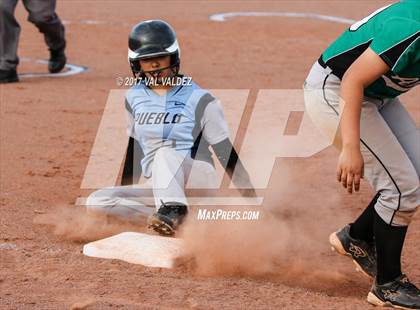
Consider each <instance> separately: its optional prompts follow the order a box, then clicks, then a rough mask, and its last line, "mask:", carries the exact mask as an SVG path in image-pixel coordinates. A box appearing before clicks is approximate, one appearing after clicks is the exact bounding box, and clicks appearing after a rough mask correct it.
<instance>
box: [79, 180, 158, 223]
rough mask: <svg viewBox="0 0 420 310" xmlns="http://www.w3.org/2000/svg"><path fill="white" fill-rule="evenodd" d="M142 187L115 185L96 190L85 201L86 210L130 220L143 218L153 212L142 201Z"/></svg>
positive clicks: (151, 208) (152, 208)
mask: <svg viewBox="0 0 420 310" xmlns="http://www.w3.org/2000/svg"><path fill="white" fill-rule="evenodd" d="M143 198H144V189H141V188H134V187H132V186H115V187H108V188H104V189H100V190H97V191H95V192H93V193H92V194H90V195H89V197H88V198H87V201H86V208H87V209H88V211H93V212H98V213H103V214H107V215H111V216H115V217H118V218H122V219H125V220H130V221H134V222H136V221H139V220H140V221H141V220H145V219H146V218H147V217H148V216H149V215H151V214H152V213H153V212H154V206H152V207H148V206H146V204H145V203H143V202H142V200H144V199H143Z"/></svg>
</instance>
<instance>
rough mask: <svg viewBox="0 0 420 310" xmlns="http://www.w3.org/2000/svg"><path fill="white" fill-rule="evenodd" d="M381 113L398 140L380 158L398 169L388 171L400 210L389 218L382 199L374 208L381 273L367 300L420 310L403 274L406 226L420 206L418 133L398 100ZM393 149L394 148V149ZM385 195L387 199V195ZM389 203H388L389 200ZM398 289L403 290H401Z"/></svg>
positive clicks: (417, 296) (414, 290) (419, 297)
mask: <svg viewBox="0 0 420 310" xmlns="http://www.w3.org/2000/svg"><path fill="white" fill-rule="evenodd" d="M379 112H380V114H381V116H382V117H383V119H384V121H385V123H386V126H387V127H388V128H389V131H387V132H388V135H391V133H392V135H393V136H394V137H395V138H392V137H391V138H390V139H389V143H387V144H386V145H385V147H383V149H384V150H385V152H381V155H382V156H381V158H385V159H383V160H382V161H383V165H385V166H386V161H387V160H386V157H391V159H390V160H392V162H394V164H395V163H396V165H397V166H398V169H395V168H394V167H393V166H392V165H388V170H389V174H390V175H391V176H392V179H391V180H390V181H391V182H393V183H394V186H395V188H396V191H397V192H398V199H399V201H398V202H397V201H396V199H395V198H394V199H393V200H394V204H395V205H397V207H396V208H395V207H394V210H393V212H392V215H390V214H389V213H390V212H389V205H387V204H381V198H379V200H378V203H377V205H376V206H375V209H376V212H375V222H374V235H375V244H376V251H377V270H378V271H377V277H376V281H375V283H374V285H373V287H372V290H371V292H370V293H369V296H368V300H369V301H370V302H371V303H373V304H376V305H383V304H384V303H391V304H393V305H396V306H410V305H417V306H416V307H417V308H419V307H420V291H419V290H418V289H417V288H416V287H415V286H414V285H413V284H411V283H410V282H409V281H408V279H407V278H406V277H405V276H404V275H403V274H402V271H401V253H402V249H403V245H404V240H405V236H406V232H407V226H408V224H409V222H410V219H411V216H412V215H413V214H414V212H415V210H416V209H417V207H418V205H419V204H420V198H419V197H420V190H419V182H418V171H419V167H418V163H419V158H418V156H419V146H420V145H419V143H420V140H419V131H418V129H417V127H416V125H415V123H414V122H413V120H412V119H411V117H410V116H409V114H408V113H407V111H406V110H405V109H404V107H403V106H402V105H401V103H400V102H399V100H398V99H392V100H386V101H385V105H382V107H381V109H380V110H379ZM392 145H394V147H391V146H392ZM379 149H382V147H380V148H379ZM400 152H401V153H402V156H401V158H399V159H396V158H393V157H394V156H398V154H400ZM416 156H417V157H416ZM392 158H393V159H392ZM404 166H405V167H406V168H404ZM409 167H411V168H409ZM401 168H402V169H407V171H401V172H400V173H396V171H397V172H398V170H401ZM391 176H390V177H391ZM401 176H402V177H401ZM375 179H376V177H375ZM384 194H385V195H387V194H386V191H384ZM395 194H396V193H394V196H395ZM386 203H389V199H388V200H387V201H386ZM398 286H400V288H399V289H398V288H397V287H398ZM387 292H388V293H387ZM389 292H391V293H393V294H395V295H398V296H399V297H398V298H397V299H396V300H389Z"/></svg>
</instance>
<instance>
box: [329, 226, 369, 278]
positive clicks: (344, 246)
mask: <svg viewBox="0 0 420 310" xmlns="http://www.w3.org/2000/svg"><path fill="white" fill-rule="evenodd" d="M329 240H330V244H331V245H332V250H334V251H337V252H338V253H339V254H341V255H346V256H348V257H351V258H352V259H353V262H354V264H355V265H356V270H357V271H361V272H362V273H363V274H364V275H366V276H368V277H370V278H374V277H375V276H376V251H375V245H374V244H373V243H372V244H370V243H367V242H366V241H363V240H358V239H353V238H352V237H351V236H350V224H348V225H346V226H344V228H342V229H340V230H338V231H336V232H335V233H332V234H331V235H330V239H329Z"/></svg>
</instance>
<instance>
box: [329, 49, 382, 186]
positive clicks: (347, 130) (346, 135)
mask: <svg viewBox="0 0 420 310" xmlns="http://www.w3.org/2000/svg"><path fill="white" fill-rule="evenodd" d="M389 69H390V68H389V67H388V65H387V64H386V63H385V62H384V61H383V60H382V59H381V57H380V56H378V55H377V54H376V53H375V52H374V51H373V50H371V49H370V48H368V49H367V50H366V51H365V52H364V53H363V54H362V55H360V56H359V58H358V59H356V61H355V62H354V63H353V64H352V65H351V66H350V67H349V69H348V70H347V71H346V73H345V74H344V76H343V79H342V82H341V98H340V99H341V100H342V104H343V111H342V115H341V120H340V127H341V139H342V150H341V154H340V157H339V161H338V165H337V180H338V181H339V182H341V183H342V185H343V187H345V188H347V191H348V192H349V193H352V191H353V186H354V190H355V191H358V190H359V187H360V179H361V178H363V165H364V164H363V158H362V154H361V151H360V115H361V109H362V102H363V96H364V89H365V88H366V87H367V86H369V85H370V84H372V83H373V82H374V81H375V80H377V79H378V78H379V77H380V76H382V75H383V74H385V73H386V72H388V71H389Z"/></svg>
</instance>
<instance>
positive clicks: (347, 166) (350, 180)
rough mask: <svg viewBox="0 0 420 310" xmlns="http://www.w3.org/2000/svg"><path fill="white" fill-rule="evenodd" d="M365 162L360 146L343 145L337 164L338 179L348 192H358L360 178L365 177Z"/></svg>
mask: <svg viewBox="0 0 420 310" xmlns="http://www.w3.org/2000/svg"><path fill="white" fill-rule="evenodd" d="M363 168H364V162H363V157H362V153H361V152H360V147H343V149H342V151H341V154H340V157H339V159H338V165H337V181H338V182H341V184H342V185H343V187H344V188H347V192H348V193H349V194H351V193H352V192H353V188H354V191H356V192H358V191H359V188H360V179H362V178H363Z"/></svg>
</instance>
